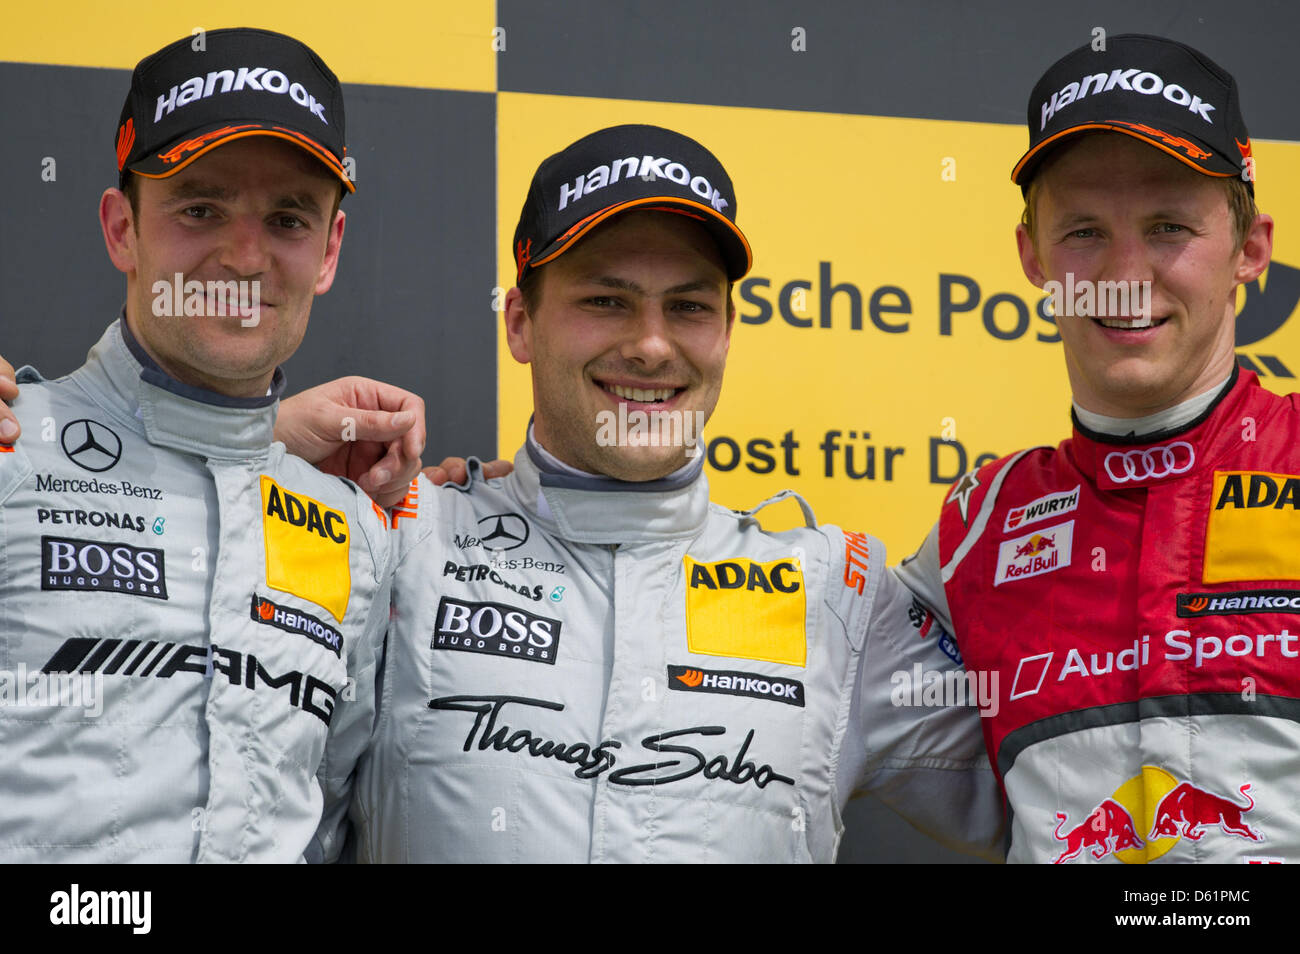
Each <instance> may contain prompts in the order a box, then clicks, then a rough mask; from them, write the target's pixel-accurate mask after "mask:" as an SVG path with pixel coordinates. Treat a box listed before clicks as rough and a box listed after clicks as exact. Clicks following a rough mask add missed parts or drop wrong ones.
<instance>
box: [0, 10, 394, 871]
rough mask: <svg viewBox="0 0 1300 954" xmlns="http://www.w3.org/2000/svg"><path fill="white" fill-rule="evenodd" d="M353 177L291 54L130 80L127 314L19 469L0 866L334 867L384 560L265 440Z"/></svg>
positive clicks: (22, 398)
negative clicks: (327, 863) (313, 862)
mask: <svg viewBox="0 0 1300 954" xmlns="http://www.w3.org/2000/svg"><path fill="white" fill-rule="evenodd" d="M343 153H344V115H343V98H342V90H341V88H340V86H339V84H338V80H337V79H336V78H335V76H334V74H333V73H332V72H331V71H330V70H329V68H328V67H327V66H326V65H325V64H324V63H323V62H322V61H321V60H320V58H319V57H317V56H316V54H315V53H313V52H312V51H311V50H310V49H308V48H307V47H306V46H304V45H303V44H301V43H300V42H298V41H297V40H294V39H291V38H290V37H286V36H282V35H280V34H277V33H269V32H266V31H261V30H248V29H239V30H214V31H210V32H208V33H207V34H206V35H205V36H204V37H203V38H202V42H200V40H199V39H198V38H194V37H186V38H185V39H183V40H180V41H178V42H176V43H173V44H171V45H170V46H168V47H166V48H165V49H163V50H160V51H159V52H157V53H155V54H154V55H152V56H150V57H148V58H146V59H145V60H143V61H141V63H140V64H139V65H138V66H137V67H136V69H135V72H134V73H133V74H132V78H131V88H130V92H129V94H128V97H127V101H126V105H125V107H124V108H123V111H122V118H121V122H120V126H119V129H118V134H117V157H118V170H119V174H120V180H119V185H120V186H121V188H120V189H109V190H107V191H106V192H105V193H104V195H103V197H102V199H101V201H100V207H99V217H100V224H101V226H102V229H103V234H104V240H105V244H106V245H107V248H108V253H109V257H110V258H111V259H112V261H113V264H114V265H115V266H116V267H117V268H118V269H119V270H120V271H121V272H123V273H124V274H125V275H126V286H127V287H126V305H125V308H124V310H123V313H122V315H121V316H120V317H119V318H118V319H117V320H115V321H114V322H113V323H112V324H111V325H110V326H109V328H108V330H107V331H106V332H105V333H104V335H103V337H102V338H101V339H100V341H99V343H98V344H97V345H96V346H95V347H94V349H93V350H92V351H91V352H90V354H89V356H88V358H87V361H86V364H84V365H83V366H82V367H80V368H79V369H77V370H76V371H74V372H73V373H72V374H70V375H68V376H67V377H65V378H61V379H59V380H56V381H44V380H43V379H41V377H40V376H39V375H38V374H36V373H35V371H34V370H32V369H24V370H22V371H20V372H19V375H18V380H19V381H20V382H22V383H23V387H22V389H21V393H20V394H19V395H18V396H17V398H16V400H15V402H14V406H13V410H14V412H15V413H16V416H17V419H18V422H19V423H20V424H21V425H22V427H23V435H22V437H21V438H20V439H19V440H18V441H17V443H16V444H15V445H14V446H13V448H12V449H11V450H7V452H5V453H0V680H3V684H4V685H5V686H6V691H5V692H4V694H3V696H2V697H0V748H3V751H4V762H3V767H2V768H0V858H3V860H5V861H69V860H70V861H92V862H101V861H164V862H174V861H295V860H299V859H302V858H304V857H306V858H324V857H329V856H332V855H333V854H334V853H335V851H336V850H337V849H338V847H339V837H338V836H339V834H340V826H341V825H342V823H343V820H344V816H345V814H346V797H347V794H348V789H349V785H350V781H351V776H352V773H353V770H354V766H355V763H356V760H357V757H358V755H359V753H360V751H361V749H362V748H363V747H364V746H365V744H366V742H367V740H368V737H369V734H370V731H371V728H372V726H373V719H374V688H373V685H374V670H375V660H376V655H377V651H378V648H379V646H380V645H381V643H380V640H381V637H382V632H383V628H384V627H385V626H386V625H387V621H388V586H387V583H386V582H384V581H386V579H387V576H388V574H387V570H388V565H389V557H388V553H389V548H388V540H387V538H386V535H385V533H384V518H383V515H382V513H377V508H375V507H374V505H373V504H371V502H370V501H369V500H368V499H367V498H366V496H365V495H364V494H363V493H362V492H361V491H360V490H359V489H357V487H356V486H354V485H352V484H350V483H348V482H346V481H342V480H339V479H338V478H335V477H328V476H325V475H323V474H321V473H319V472H318V471H316V470H315V469H314V468H312V467H311V466H309V465H308V464H306V463H304V462H303V461H301V460H298V459H297V458H294V457H290V456H288V455H287V454H286V453H285V451H284V448H283V446H281V445H279V444H273V443H272V427H273V424H274V421H275V413H276V407H277V404H278V400H279V396H280V393H281V391H282V389H283V387H284V376H283V374H281V372H280V371H279V370H278V366H279V364H280V363H281V362H283V361H284V360H285V359H287V358H288V357H289V355H291V354H292V353H293V352H294V350H295V349H296V348H297V346H298V344H299V342H300V341H301V340H302V337H303V333H304V332H305V330H306V327H307V319H308V315H309V313H310V311H311V305H312V300H313V298H314V297H315V296H316V295H318V294H323V293H324V292H325V291H327V290H328V289H329V287H330V285H331V283H332V282H333V279H334V272H335V267H336V265H337V262H338V255H339V248H340V244H341V242H342V239H343V228H344V215H343V213H342V212H339V211H338V204H339V200H340V198H341V196H342V195H343V193H344V192H345V191H351V189H352V186H351V183H350V182H349V181H348V179H347V177H346V176H345V175H344V174H343V165H342V162H343ZM230 289H234V298H235V299H236V304H235V306H234V307H233V308H231V307H230V304H229V299H230V297H231V295H230ZM222 293H225V294H226V302H225V303H224V304H223V303H222V302H221V299H220V295H221V294H222ZM318 829H319V831H318Z"/></svg>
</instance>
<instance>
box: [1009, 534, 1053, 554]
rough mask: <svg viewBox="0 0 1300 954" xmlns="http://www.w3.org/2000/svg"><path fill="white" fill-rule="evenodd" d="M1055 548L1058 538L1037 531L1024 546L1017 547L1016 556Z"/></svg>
mask: <svg viewBox="0 0 1300 954" xmlns="http://www.w3.org/2000/svg"><path fill="white" fill-rule="evenodd" d="M1055 548H1056V540H1055V538H1054V537H1044V536H1041V535H1040V534H1037V533H1036V534H1034V535H1033V536H1032V537H1030V538H1029V539H1028V540H1026V541H1025V542H1024V544H1023V545H1022V546H1018V547H1016V556H1017V557H1026V556H1034V555H1035V554H1038V553H1042V552H1043V551H1044V550H1047V549H1055Z"/></svg>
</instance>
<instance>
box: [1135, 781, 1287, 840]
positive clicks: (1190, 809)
mask: <svg viewBox="0 0 1300 954" xmlns="http://www.w3.org/2000/svg"><path fill="white" fill-rule="evenodd" d="M1237 791H1239V792H1240V793H1241V794H1242V795H1243V796H1245V798H1246V802H1247V804H1245V805H1238V804H1237V803H1236V802H1234V801H1231V800H1229V799H1226V798H1224V797H1223V796H1221V795H1215V794H1214V793H1213V792H1207V791H1206V790H1205V789H1203V788H1197V787H1196V786H1195V785H1193V784H1192V783H1191V782H1183V783H1182V784H1181V785H1179V786H1178V787H1177V788H1175V789H1174V790H1173V791H1171V792H1170V793H1169V794H1168V795H1166V796H1165V797H1164V798H1162V799H1161V800H1160V804H1159V806H1157V808H1156V820H1155V824H1154V825H1152V826H1151V834H1150V835H1149V836H1148V837H1149V838H1153V839H1154V838H1177V837H1178V836H1179V835H1181V836H1182V837H1184V838H1190V839H1191V840H1192V841H1200V840H1201V838H1202V836H1204V834H1205V832H1204V831H1203V829H1205V828H1208V827H1210V826H1212V825H1218V826H1219V828H1220V829H1222V831H1223V832H1224V834H1228V835H1239V836H1240V837H1242V838H1249V839H1250V840H1251V841H1260V840H1262V836H1261V835H1260V834H1259V832H1257V831H1255V830H1254V829H1253V828H1251V827H1250V826H1249V825H1247V824H1246V822H1245V821H1244V820H1243V819H1242V817H1241V816H1242V815H1244V814H1245V813H1246V812H1248V811H1250V810H1251V809H1252V808H1254V807H1255V800H1254V799H1253V798H1251V797H1250V784H1249V783H1247V784H1245V785H1243V786H1241V788H1239V789H1237Z"/></svg>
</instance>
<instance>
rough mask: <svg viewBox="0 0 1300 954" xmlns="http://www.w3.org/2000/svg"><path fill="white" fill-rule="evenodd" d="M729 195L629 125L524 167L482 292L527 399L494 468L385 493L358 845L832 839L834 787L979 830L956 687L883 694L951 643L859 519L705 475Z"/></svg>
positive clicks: (973, 723) (689, 857) (974, 723)
mask: <svg viewBox="0 0 1300 954" xmlns="http://www.w3.org/2000/svg"><path fill="white" fill-rule="evenodd" d="M735 213H736V198H735V194H734V191H733V189H732V185H731V180H730V178H729V177H728V175H727V173H726V172H725V170H724V169H723V168H722V166H721V165H720V164H719V162H718V160H717V159H716V158H715V157H714V156H713V155H712V154H711V153H709V152H708V151H707V150H706V149H704V148H703V147H702V146H701V145H700V144H699V143H697V142H695V141H694V140H691V139H688V138H686V137H685V136H682V135H680V134H678V133H675V132H671V131H669V130H666V129H661V128H658V127H654V126H618V127H614V128H609V129H602V130H600V131H598V132H595V133H592V134H591V135H589V136H587V137H585V138H583V139H581V140H579V141H578V142H576V143H573V144H572V145H570V146H569V147H568V148H566V149H564V150H563V151H561V152H559V153H557V154H556V155H554V156H552V157H550V158H549V159H547V160H546V161H545V162H544V163H542V165H541V167H540V168H539V169H538V170H537V173H536V175H535V176H534V179H533V182H532V186H531V188H530V190H529V193H528V197H527V201H526V203H525V205H524V209H523V212H522V215H521V216H520V221H519V226H518V228H517V229H516V232H515V237H514V250H515V259H516V265H517V267H518V286H517V287H516V288H513V289H511V291H510V292H509V294H508V295H507V298H506V315H505V330H506V337H507V341H508V343H509V347H510V352H511V354H512V355H513V356H514V357H515V359H516V360H518V361H521V362H525V363H527V364H529V366H530V368H531V370H532V387H533V401H534V417H533V421H532V424H531V426H530V427H529V428H528V434H527V439H526V441H525V444H524V446H523V448H522V449H521V450H520V451H519V453H518V455H517V456H516V458H515V470H514V473H513V474H511V475H510V476H509V477H506V478H502V479H495V480H483V479H481V477H480V475H479V474H478V472H477V468H476V467H471V475H470V479H469V481H468V483H467V484H466V485H464V486H462V487H443V488H435V487H433V486H432V485H430V484H429V483H428V482H427V481H423V480H421V481H420V482H419V483H417V484H416V485H415V486H414V488H413V489H412V492H411V494H410V496H409V498H408V500H407V501H406V502H405V503H403V504H399V505H398V507H397V508H396V510H395V511H394V517H393V519H394V523H395V524H396V528H395V529H396V531H397V533H398V543H397V558H398V566H397V571H396V576H395V581H394V590H393V597H394V604H393V605H394V619H393V622H392V626H391V628H390V630H389V634H388V642H387V653H386V657H385V662H384V668H383V678H382V698H381V716H380V722H379V725H378V728H377V730H376V735H375V739H374V743H373V745H372V747H371V750H370V752H369V754H368V755H367V757H366V760H365V761H364V762H363V768H362V773H361V777H360V779H359V781H358V785H357V799H356V811H355V816H354V817H355V821H356V823H357V826H358V831H359V842H358V855H359V857H360V859H361V860H365V861H469V862H485V861H486V862H578V861H582V862H585V861H606V862H615V861H622V862H645V861H830V860H832V859H833V858H834V857H835V852H836V849H837V848H838V845H839V840H840V836H841V833H842V830H843V825H842V823H841V820H840V810H841V808H842V807H843V805H844V803H845V801H846V800H847V799H848V797H849V795H850V793H851V792H852V791H854V790H855V789H856V788H859V787H866V788H870V789H872V790H875V791H877V792H878V793H879V794H880V795H881V796H882V797H883V798H885V799H886V800H887V801H888V802H889V803H891V804H893V805H894V806H896V807H897V808H898V809H899V810H900V811H901V812H903V813H904V814H906V815H907V816H908V817H909V818H911V819H912V820H913V821H914V822H915V823H916V824H918V825H919V826H921V827H923V828H925V829H926V830H928V831H930V832H931V833H933V834H935V835H936V836H938V837H941V838H945V839H947V840H949V841H951V842H961V843H963V844H964V845H965V846H966V847H968V848H982V849H985V850H986V851H987V850H989V849H990V846H991V845H993V844H994V843H995V841H996V835H997V828H998V812H997V807H996V806H997V795H996V787H995V785H994V784H993V781H992V774H991V772H990V771H989V769H988V766H987V762H986V760H985V758H984V755H983V750H982V744H981V740H980V730H979V721H980V720H979V718H978V714H977V711H976V710H975V709H974V708H966V709H956V708H954V709H950V710H948V709H945V710H943V711H941V712H939V713H937V714H935V713H933V712H929V713H927V714H926V718H925V719H924V720H923V719H922V716H921V714H920V710H916V709H908V708H897V707H895V705H894V704H893V702H892V701H891V698H890V697H891V689H892V688H893V684H892V682H891V678H890V675H891V673H893V672H896V671H905V672H908V673H910V672H912V670H913V666H916V668H917V669H918V670H919V669H922V668H924V669H926V670H928V671H930V672H932V673H936V674H937V675H938V678H939V679H940V680H942V679H943V676H944V674H945V673H949V672H951V673H952V674H953V675H960V666H959V663H958V662H957V661H956V660H955V659H954V658H952V657H951V656H950V655H948V652H949V651H950V650H949V651H944V650H943V649H941V647H940V646H939V645H938V640H937V638H935V639H930V640H928V641H927V640H925V639H922V638H919V637H918V636H917V634H916V629H915V625H919V623H920V621H919V618H918V620H917V622H916V623H915V624H914V622H913V620H912V619H911V618H910V617H909V611H910V610H912V608H913V604H912V601H911V598H910V596H909V595H908V594H907V593H906V591H905V590H903V588H902V587H901V586H899V585H898V584H897V582H896V581H894V580H893V579H892V578H891V577H890V576H888V575H887V574H885V572H884V561H885V556H884V548H883V546H882V545H881V544H880V543H879V541H877V540H875V539H874V538H871V537H868V536H865V535H863V534H856V533H851V534H846V533H843V532H842V531H840V530H839V529H838V528H836V527H820V528H819V527H817V526H816V525H815V523H814V521H813V518H812V513H811V510H810V509H809V508H808V507H807V505H806V504H804V503H803V501H802V500H799V499H798V498H797V497H795V496H794V495H792V494H781V495H778V496H777V497H775V498H773V500H782V499H791V500H794V501H796V502H797V503H798V506H799V507H801V508H802V510H803V513H804V517H805V520H806V527H805V528H803V529H799V530H793V531H788V532H784V533H769V532H766V531H764V530H763V529H762V527H761V526H760V523H759V520H758V519H757V517H756V516H755V513H756V512H757V510H759V509H762V507H763V506H766V503H764V504H761V505H760V506H759V507H758V508H756V509H755V510H753V511H746V512H743V513H739V512H735V511H731V510H727V509H725V508H723V507H720V506H717V505H715V504H711V503H710V502H709V499H708V493H709V489H708V482H707V480H706V478H705V476H704V474H703V464H704V461H703V456H702V455H700V454H698V453H697V447H696V446H695V443H694V441H693V440H692V439H685V438H684V435H685V433H686V431H685V422H686V421H687V420H692V421H693V420H697V419H699V418H700V417H704V418H707V417H708V415H709V414H711V413H712V411H713V409H714V406H715V405H716V403H717V401H718V396H719V392H720V389H721V386H722V376H723V369H724V366H725V363H726V356H727V351H728V348H729V345H730V341H731V334H732V330H733V328H734V310H733V308H732V303H731V285H732V283H733V282H735V281H737V280H739V279H740V278H741V277H742V276H743V275H744V274H745V272H746V271H747V270H748V268H749V264H750V252H749V246H748V244H747V242H746V241H745V238H744V236H743V235H742V234H741V232H740V231H739V229H738V228H737V227H736V224H735ZM611 416H613V418H614V419H615V420H626V421H629V422H636V421H642V422H644V421H648V420H655V421H658V422H659V424H657V425H651V426H647V427H641V428H637V427H636V426H635V425H634V424H633V425H630V426H628V427H625V428H624V427H613V428H610V427H609V426H608V424H609V421H610V419H611ZM521 424H522V422H521ZM674 428H676V429H674ZM665 437H666V438H667V439H665ZM675 437H681V438H683V439H674V438H675ZM770 502H771V501H768V502H767V503H770ZM923 721H924V725H921V723H922V722H923Z"/></svg>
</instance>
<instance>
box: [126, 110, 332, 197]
mask: <svg viewBox="0 0 1300 954" xmlns="http://www.w3.org/2000/svg"><path fill="white" fill-rule="evenodd" d="M232 128H238V129H245V127H242V126H240V127H232ZM247 136H272V137H274V138H276V139H283V140H284V141H285V142H291V143H293V144H294V145H295V146H297V147H299V148H300V149H303V150H305V151H307V152H309V153H311V154H312V155H313V156H315V157H316V158H317V159H319V160H320V161H321V162H323V163H325V165H327V166H328V167H329V168H330V170H331V171H332V172H333V173H334V174H335V175H337V176H338V177H339V178H340V179H341V180H342V181H343V184H344V185H345V186H346V187H347V190H348V191H349V192H356V191H357V187H356V186H354V185H353V184H352V180H351V179H349V178H348V177H347V174H346V173H345V172H344V171H343V165H342V163H340V162H339V161H338V159H337V158H335V156H334V155H333V154H332V153H330V152H327V151H326V150H325V149H324V148H323V147H322V146H320V145H318V144H317V143H315V142H313V141H312V140H310V139H308V138H307V137H306V136H303V135H300V134H294V135H287V134H286V133H285V132H283V131H281V130H280V127H278V126H277V127H274V128H271V129H267V128H265V127H263V128H259V129H248V130H247V131H245V132H236V133H234V134H232V135H229V136H226V137H224V138H222V139H218V140H215V141H213V142H210V143H207V144H205V145H204V146H203V148H201V149H199V151H198V152H196V153H194V155H192V156H189V157H188V158H186V159H183V160H181V161H180V162H179V163H177V165H176V168H174V169H168V170H167V171H166V172H140V171H138V170H136V169H132V170H131V171H132V172H133V173H135V174H136V175H138V176H143V177H144V178H146V179H167V178H170V177H171V176H174V175H175V174H176V173H178V172H180V171H181V170H182V169H184V168H185V167H186V166H188V165H189V164H190V163H192V162H193V161H194V160H195V159H198V158H199V157H200V156H203V155H206V154H207V153H209V152H211V151H212V150H213V149H216V148H217V147H218V146H224V145H225V144H226V143H228V142H233V141H234V140H236V139H243V138H245V137H247ZM192 141H193V140H191V142H192ZM173 151H174V150H173ZM158 158H160V159H161V158H162V156H161V155H159V157H158ZM164 161H165V160H164Z"/></svg>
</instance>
